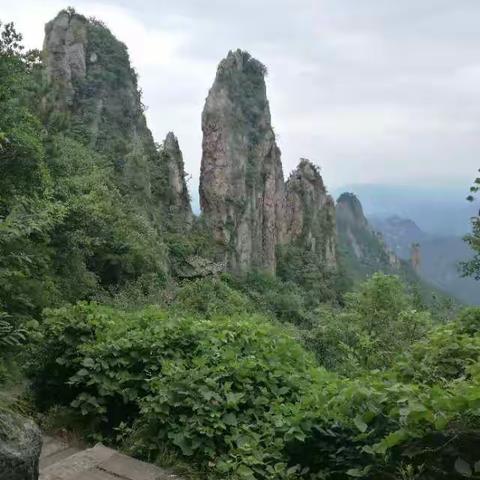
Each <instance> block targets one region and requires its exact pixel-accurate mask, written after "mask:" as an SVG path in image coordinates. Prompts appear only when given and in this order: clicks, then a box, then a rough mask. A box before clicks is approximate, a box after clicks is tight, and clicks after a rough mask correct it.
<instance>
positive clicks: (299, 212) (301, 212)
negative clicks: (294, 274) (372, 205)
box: [285, 158, 336, 268]
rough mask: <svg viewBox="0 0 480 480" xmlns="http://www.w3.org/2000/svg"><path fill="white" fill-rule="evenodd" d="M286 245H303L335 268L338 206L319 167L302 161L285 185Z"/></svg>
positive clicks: (307, 161)
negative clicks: (336, 207) (329, 192)
mask: <svg viewBox="0 0 480 480" xmlns="http://www.w3.org/2000/svg"><path fill="white" fill-rule="evenodd" d="M285 234H286V236H285V241H286V243H300V245H302V246H303V247H304V248H306V249H308V250H311V251H313V252H315V253H316V254H317V255H319V256H320V257H321V258H322V259H323V260H324V261H325V263H326V265H327V266H328V267H330V268H335V267H336V252H335V246H336V235H335V203H334V201H333V199H332V197H331V196H330V195H328V193H327V189H326V188H325V185H324V183H323V180H322V177H321V175H320V172H319V169H318V167H316V166H315V165H313V164H312V163H311V162H310V161H309V160H306V159H304V158H303V159H301V160H300V163H299V165H298V167H297V168H296V169H295V170H294V171H293V172H292V173H291V174H290V177H289V179H288V181H287V184H286V202H285Z"/></svg>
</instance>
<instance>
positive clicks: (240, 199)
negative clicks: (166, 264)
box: [200, 50, 285, 272]
mask: <svg viewBox="0 0 480 480" xmlns="http://www.w3.org/2000/svg"><path fill="white" fill-rule="evenodd" d="M265 73H266V71H265V67H264V66H263V65H262V64H261V63H260V62H259V61H257V60H255V59H254V58H252V57H251V56H250V55H249V54H248V53H246V52H243V51H240V50H237V51H235V52H229V53H228V55H227V57H226V58H225V59H224V60H222V61H221V62H220V65H219V66H218V70H217V74H216V77H215V81H214V83H213V86H212V88H211V89H210V92H209V94H208V97H207V100H206V104H205V107H204V110H203V115H202V131H203V155H202V165H201V175H200V204H201V208H202V211H203V214H204V216H205V219H206V221H207V223H208V225H209V227H210V228H211V229H212V231H213V234H214V236H215V239H216V240H217V241H220V242H222V243H223V244H224V245H225V247H226V252H227V253H226V259H225V260H226V264H227V266H228V269H229V270H231V271H235V272H239V271H244V270H248V269H252V268H260V269H262V270H266V271H269V272H274V271H275V264H276V259H275V249H276V246H277V245H278V244H279V243H281V241H282V237H283V226H284V222H283V213H284V202H285V194H284V187H285V185H284V181H283V172H282V164H281V161H280V150H279V148H278V147H277V144H276V142H275V134H274V132H273V129H272V125H271V120H270V108H269V104H268V100H267V95H266V86H265V80H264V75H265Z"/></svg>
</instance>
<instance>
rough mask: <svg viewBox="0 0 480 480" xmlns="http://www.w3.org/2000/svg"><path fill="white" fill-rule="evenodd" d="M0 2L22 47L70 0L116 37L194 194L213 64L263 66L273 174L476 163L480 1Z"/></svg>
mask: <svg viewBox="0 0 480 480" xmlns="http://www.w3.org/2000/svg"><path fill="white" fill-rule="evenodd" d="M67 2H68V3H63V2H61V1H57V0H38V1H33V0H16V1H12V0H0V19H1V20H2V21H14V22H15V23H16V25H17V28H18V29H19V30H20V31H21V32H22V33H23V35H24V39H25V44H26V45H27V46H28V47H36V48H40V47H41V45H42V41H43V28H44V24H45V23H46V22H47V21H48V20H50V19H51V18H53V17H54V16H55V15H56V13H57V12H58V11H59V10H60V9H62V8H64V7H66V6H68V5H69V4H70V5H72V6H73V7H74V8H75V9H76V10H77V11H78V12H79V13H82V14H84V15H86V16H95V17H97V18H99V19H101V20H103V21H104V22H105V23H106V24H107V26H108V27H109V28H110V29H111V30H112V32H113V33H114V35H116V36H117V38H119V39H120V40H121V41H123V42H124V43H125V44H126V45H127V46H128V48H129V51H130V56H131V60H132V63H133V65H134V67H135V69H136V70H137V71H138V73H139V76H140V86H141V88H142V90H143V94H144V103H145V104H146V105H147V107H148V110H147V117H148V123H149V126H150V129H151V130H152V132H153V134H154V137H155V139H156V141H158V142H161V141H162V139H163V138H164V137H165V134H166V133H167V132H168V131H169V130H173V131H174V132H175V133H176V135H177V136H178V137H179V141H180V146H181V148H182V150H183V153H184V159H185V163H186V168H187V171H188V172H189V173H190V174H191V175H192V179H191V181H190V188H191V190H192V193H193V194H194V197H195V196H196V194H195V190H196V189H197V185H198V175H199V170H200V158H201V125H200V115H201V111H202V108H203V104H204V101H205V97H206V95H207V93H208V89H209V87H210V85H211V84H212V82H213V79H214V76H215V71H216V67H217V64H218V62H219V61H220V60H221V59H222V58H223V57H224V56H225V55H226V53H227V52H228V50H229V49H235V48H242V49H246V50H248V51H249V52H250V53H251V54H252V55H253V56H255V57H256V58H258V59H259V60H261V61H262V62H263V63H264V64H265V65H266V66H267V67H268V70H269V75H268V78H267V86H268V96H269V100H270V108H271V111H272V122H273V126H274V129H275V132H276V133H277V137H278V144H279V146H280V148H281V150H282V160H283V165H284V172H285V176H288V174H289V172H290V171H291V170H292V169H293V168H294V167H295V165H296V163H297V162H298V158H299V157H307V158H310V159H311V160H312V161H314V162H315V163H316V164H318V165H319V166H320V167H321V169H322V173H323V176H324V178H325V181H326V183H327V185H328V186H329V187H330V188H332V189H333V188H336V187H338V186H340V185H343V184H351V183H387V184H412V183H422V184H429V185H446V184H450V185H452V184H458V185H460V184H463V185H465V186H468V185H469V183H470V182H471V180H472V179H473V178H474V176H475V173H476V170H477V169H478V168H479V167H480V159H479V154H480V28H479V25H480V1H479V0H401V1H396V0H361V1H359V0H236V1H233V0H198V1H195V0H175V1H173V0H172V1H162V0H157V1H153V0H150V1H138V0H137V1H133V2H132V1H122V0H115V1H105V2H94V1H89V0H67Z"/></svg>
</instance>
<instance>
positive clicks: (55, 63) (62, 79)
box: [43, 12, 87, 110]
mask: <svg viewBox="0 0 480 480" xmlns="http://www.w3.org/2000/svg"><path fill="white" fill-rule="evenodd" d="M86 47H87V22H86V21H85V19H84V18H83V17H81V16H80V15H71V14H69V13H67V12H61V13H59V14H58V15H57V17H56V18H55V19H54V20H52V21H51V22H49V23H47V25H46V26H45V41H44V45H43V51H44V60H45V65H46V69H45V71H46V77H47V81H48V83H49V84H50V85H53V84H54V85H55V86H56V97H55V100H56V102H55V106H56V108H58V109H63V110H65V109H67V108H69V107H71V106H72V105H73V100H74V97H75V88H74V84H75V83H78V82H81V81H83V80H84V79H85V76H86V72H87V61H86V55H87V52H86V50H87V48H86Z"/></svg>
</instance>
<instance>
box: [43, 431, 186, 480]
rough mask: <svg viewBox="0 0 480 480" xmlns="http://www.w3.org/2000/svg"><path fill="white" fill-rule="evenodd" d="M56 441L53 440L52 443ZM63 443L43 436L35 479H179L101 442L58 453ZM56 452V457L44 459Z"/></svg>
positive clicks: (62, 447) (61, 449) (54, 454)
mask: <svg viewBox="0 0 480 480" xmlns="http://www.w3.org/2000/svg"><path fill="white" fill-rule="evenodd" d="M55 442H57V443H55ZM64 447H65V444H64V443H63V442H61V441H56V440H55V439H51V438H48V437H47V438H46V439H45V446H44V452H45V455H44V456H43V457H42V458H43V462H44V463H43V464H42V466H41V467H40V477H39V480H181V479H180V478H179V477H177V476H176V475H174V474H172V473H170V472H168V471H166V470H163V469H161V468H159V467H157V466H155V465H151V464H149V463H145V462H142V461H140V460H136V459H134V458H132V457H128V456H127V455H123V454H122V453H119V452H117V451H116V450H113V449H111V448H108V447H105V446H103V445H101V444H97V445H95V446H94V447H93V448H89V449H86V450H82V451H77V452H75V453H73V454H69V455H68V456H64V457H63V458H60V457H61V454H62V452H64V453H67V451H68V450H69V449H70V448H72V447H68V446H67V448H64ZM56 455H57V456H58V458H59V460H58V461H56V462H54V463H48V462H47V460H48V459H52V458H53V457H54V456H56Z"/></svg>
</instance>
